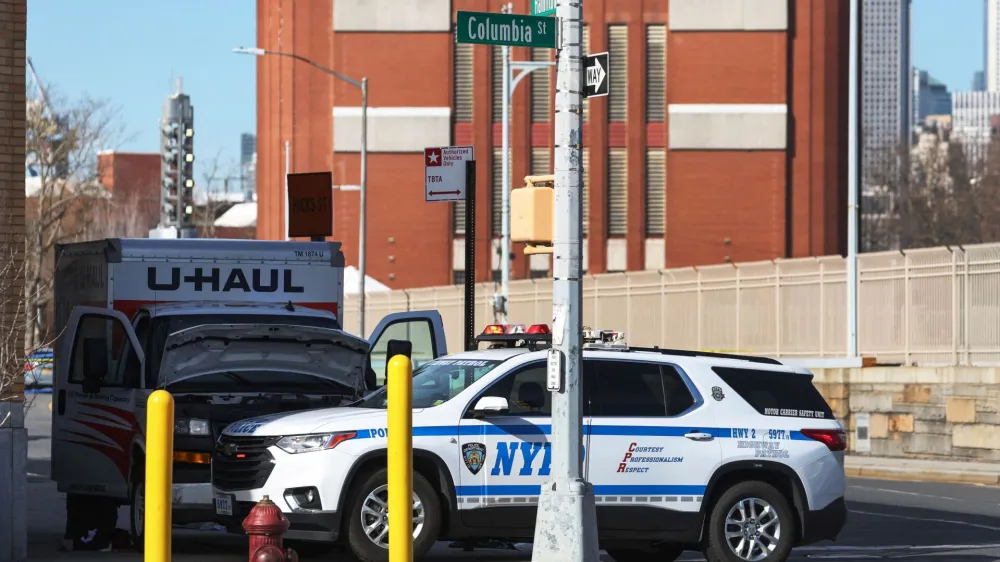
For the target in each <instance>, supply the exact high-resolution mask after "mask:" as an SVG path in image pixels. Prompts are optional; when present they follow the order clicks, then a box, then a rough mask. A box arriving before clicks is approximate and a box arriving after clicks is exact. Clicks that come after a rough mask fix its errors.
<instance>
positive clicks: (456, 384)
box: [354, 358, 503, 409]
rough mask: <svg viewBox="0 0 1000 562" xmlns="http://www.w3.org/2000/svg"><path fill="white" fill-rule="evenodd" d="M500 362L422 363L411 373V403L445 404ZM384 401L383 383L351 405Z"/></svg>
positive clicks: (371, 405)
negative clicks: (380, 386)
mask: <svg viewBox="0 0 1000 562" xmlns="http://www.w3.org/2000/svg"><path fill="white" fill-rule="evenodd" d="M500 363H503V361H496V360H486V359H448V358H441V359H436V360H434V361H429V362H427V363H424V364H423V365H421V366H420V367H418V368H417V370H416V371H414V373H413V407H414V408H431V407H433V406H439V405H441V404H444V403H445V402H447V401H449V400H451V399H452V398H454V397H455V396H457V395H458V394H459V393H460V392H462V391H463V390H465V389H466V388H469V387H470V386H471V385H472V383H474V382H476V381H477V380H479V379H481V378H482V377H483V375H485V374H486V373H489V372H490V371H492V370H493V369H495V368H496V367H497V365H499V364H500ZM387 403H388V395H387V394H386V387H382V388H380V389H378V390H376V391H375V392H373V393H371V394H369V395H368V396H367V397H366V398H364V399H363V400H361V401H360V402H358V403H356V404H354V407H356V408H376V409H384V408H385V407H386V405H387Z"/></svg>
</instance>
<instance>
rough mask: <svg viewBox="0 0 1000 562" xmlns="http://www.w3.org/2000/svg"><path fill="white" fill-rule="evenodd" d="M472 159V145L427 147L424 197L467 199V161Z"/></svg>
mask: <svg viewBox="0 0 1000 562" xmlns="http://www.w3.org/2000/svg"><path fill="white" fill-rule="evenodd" d="M471 160H473V154H472V147H471V146H443V147H440V148H425V149H424V199H425V200H426V201H428V202H431V201H465V163H466V162H469V161H471Z"/></svg>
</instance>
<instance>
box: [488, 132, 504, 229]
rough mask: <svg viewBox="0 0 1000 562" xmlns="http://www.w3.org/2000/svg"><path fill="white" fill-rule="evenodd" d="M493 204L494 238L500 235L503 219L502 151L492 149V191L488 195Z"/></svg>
mask: <svg viewBox="0 0 1000 562" xmlns="http://www.w3.org/2000/svg"><path fill="white" fill-rule="evenodd" d="M490 198H491V199H492V203H493V222H492V229H493V230H492V232H493V235H494V236H500V234H501V227H502V224H501V219H502V218H503V149H500V148H494V149H493V189H492V190H491V193H490Z"/></svg>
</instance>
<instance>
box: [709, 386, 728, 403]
mask: <svg viewBox="0 0 1000 562" xmlns="http://www.w3.org/2000/svg"><path fill="white" fill-rule="evenodd" d="M725 397H726V395H725V394H723V393H722V388H721V387H718V386H713V387H712V398H715V401H716V402H721V401H722V399H723V398H725Z"/></svg>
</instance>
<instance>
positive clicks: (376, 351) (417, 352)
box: [368, 310, 448, 386]
mask: <svg viewBox="0 0 1000 562" xmlns="http://www.w3.org/2000/svg"><path fill="white" fill-rule="evenodd" d="M390 340H405V341H409V342H410V343H411V344H413V349H412V352H411V356H410V359H411V360H412V361H413V368H414V369H416V368H417V367H419V366H420V365H421V364H423V363H425V362H427V361H431V360H433V359H436V358H438V357H441V356H443V355H447V354H448V346H447V344H446V342H445V336H444V320H442V319H441V313H439V312H438V311H436V310H415V311H412V312H397V313H394V314H390V315H388V316H386V317H385V318H383V319H382V320H381V321H380V322H379V323H378V325H377V326H375V329H374V330H373V331H372V335H371V336H370V337H369V338H368V343H369V344H370V345H371V355H370V361H371V368H372V370H373V371H374V372H375V377H376V380H377V385H378V386H381V385H383V384H385V368H386V365H388V363H389V357H388V352H389V341H390ZM369 382H370V381H369Z"/></svg>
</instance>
